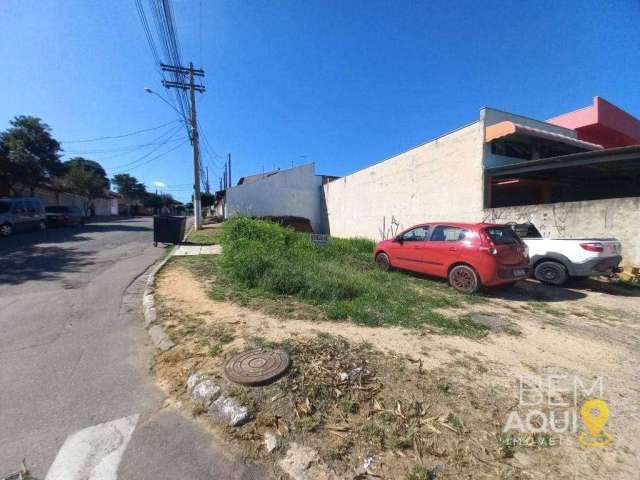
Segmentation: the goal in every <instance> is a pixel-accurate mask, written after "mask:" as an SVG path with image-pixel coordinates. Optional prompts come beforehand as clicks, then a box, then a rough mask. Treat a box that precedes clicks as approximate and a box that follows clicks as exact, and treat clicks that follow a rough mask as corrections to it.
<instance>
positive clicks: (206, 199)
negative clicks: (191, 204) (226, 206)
mask: <svg viewBox="0 0 640 480" xmlns="http://www.w3.org/2000/svg"><path fill="white" fill-rule="evenodd" d="M215 200H216V196H215V195H214V194H213V193H206V192H204V193H201V194H200V203H201V204H202V208H206V207H210V206H211V205H213V204H214V203H215Z"/></svg>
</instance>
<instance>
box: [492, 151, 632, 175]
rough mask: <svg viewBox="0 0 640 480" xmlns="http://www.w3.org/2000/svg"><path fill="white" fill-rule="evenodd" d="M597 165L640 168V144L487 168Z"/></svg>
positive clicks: (519, 170)
mask: <svg viewBox="0 0 640 480" xmlns="http://www.w3.org/2000/svg"><path fill="white" fill-rule="evenodd" d="M597 165H600V166H603V167H604V166H607V167H611V168H615V169H617V168H618V167H620V168H621V167H623V166H625V167H632V168H634V169H638V170H640V145H632V146H629V147H619V148H607V149H604V150H594V151H590V152H581V153H573V154H570V155H561V156H558V157H549V158H543V159H540V160H528V161H524V162H518V163H514V164H511V165H502V166H498V167H492V168H487V169H486V172H487V174H489V175H515V174H523V173H532V172H541V171H545V170H553V169H557V168H573V169H576V170H577V169H582V168H586V167H589V166H597Z"/></svg>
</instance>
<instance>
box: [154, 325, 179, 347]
mask: <svg viewBox="0 0 640 480" xmlns="http://www.w3.org/2000/svg"><path fill="white" fill-rule="evenodd" d="M149 336H151V340H152V341H153V343H154V345H155V346H156V347H157V348H159V349H160V350H169V349H170V348H173V347H174V345H175V343H173V342H172V341H171V339H170V338H169V337H168V336H167V334H166V333H165V332H164V329H163V328H162V327H161V326H160V325H154V326H153V327H151V328H150V329H149Z"/></svg>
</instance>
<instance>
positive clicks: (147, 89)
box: [144, 87, 193, 140]
mask: <svg viewBox="0 0 640 480" xmlns="http://www.w3.org/2000/svg"><path fill="white" fill-rule="evenodd" d="M144 91H145V92H147V93H150V94H151V95H155V96H156V97H158V98H159V99H160V100H162V101H163V102H164V103H166V104H167V105H169V107H171V108H172V109H173V111H174V112H176V113H177V114H178V116H179V117H180V120H182V121H183V122H184V123H185V125H187V128H189V120H188V119H187V117H185V116H184V115H183V114H182V112H181V111H180V110H178V109H177V108H176V107H174V106H173V104H172V103H171V102H170V101H169V100H167V99H166V98H164V97H163V96H162V95H160V94H159V93H158V92H154V91H153V90H151V88H149V87H144ZM191 133H192V132H191V130H189V139H190V140H193V137H192V136H191Z"/></svg>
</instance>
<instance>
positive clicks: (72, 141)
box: [60, 120, 180, 143]
mask: <svg viewBox="0 0 640 480" xmlns="http://www.w3.org/2000/svg"><path fill="white" fill-rule="evenodd" d="M179 121H180V120H171V121H170V122H167V123H163V124H162V125H158V126H157V127H151V128H145V129H144V130H136V131H135V132H129V133H124V134H122V135H114V136H111V137H96V138H87V139H85V140H61V141H60V143H89V142H98V141H101V140H114V139H116V138H125V137H131V136H133V135H138V134H140V133H145V132H151V131H153V130H158V129H160V128H163V127H166V126H168V125H171V124H172V123H176V122H179Z"/></svg>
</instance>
